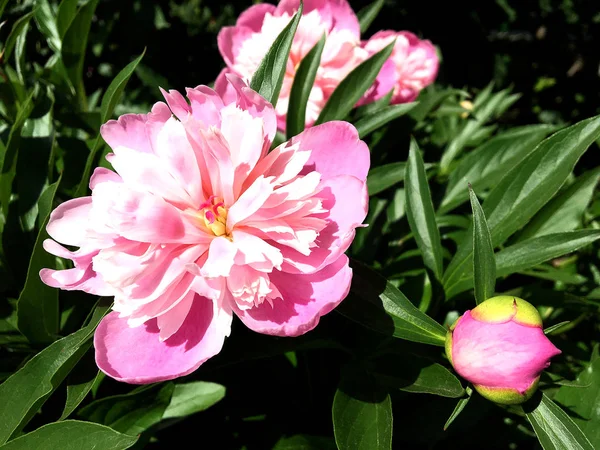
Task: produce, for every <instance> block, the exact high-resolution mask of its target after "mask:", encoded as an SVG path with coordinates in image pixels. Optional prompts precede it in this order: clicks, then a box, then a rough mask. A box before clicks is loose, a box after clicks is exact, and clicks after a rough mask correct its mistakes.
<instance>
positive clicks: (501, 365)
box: [446, 296, 561, 405]
mask: <svg viewBox="0 0 600 450" xmlns="http://www.w3.org/2000/svg"><path fill="white" fill-rule="evenodd" d="M560 353H561V352H560V350H559V349H557V348H556V347H555V346H554V344H552V342H550V340H549V339H548V338H547V337H546V335H545V334H544V330H543V328H542V318H541V317H540V314H539V313H538V311H537V309H536V308H535V307H534V306H533V305H531V304H530V303H528V302H526V301H525V300H522V299H520V298H517V297H512V296H499V297H493V298H490V299H488V300H486V301H484V302H482V303H481V304H479V305H478V306H477V307H476V308H474V309H472V310H470V311H467V312H465V313H464V314H463V315H462V316H461V317H459V318H458V320H457V321H456V322H455V323H454V324H453V325H452V326H451V327H450V329H449V330H448V334H447V335H446V354H447V355H448V359H449V360H450V363H451V364H452V366H453V367H454V369H455V370H456V371H457V372H458V374H459V375H461V376H462V377H463V378H464V379H466V380H468V381H470V382H471V383H472V384H473V387H474V388H475V389H476V390H477V392H479V393H480V394H481V395H482V396H483V397H485V398H487V399H488V400H491V401H493V402H496V403H501V404H505V405H515V404H519V403H523V402H525V401H526V400H528V399H529V398H531V396H532V395H533V393H534V392H535V391H536V389H537V385H538V382H539V379H540V375H541V373H542V371H543V370H544V369H546V368H547V367H548V366H549V365H550V359H551V358H552V357H553V356H556V355H558V354H560Z"/></svg>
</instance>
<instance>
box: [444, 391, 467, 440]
mask: <svg viewBox="0 0 600 450" xmlns="http://www.w3.org/2000/svg"><path fill="white" fill-rule="evenodd" d="M465 392H466V394H467V395H466V397H464V398H461V399H460V400H459V401H458V403H457V404H456V407H455V408H454V410H453V411H452V414H450V417H448V420H447V421H446V423H445V424H444V431H446V430H447V429H448V427H449V426H450V425H451V424H452V422H454V421H455V420H456V418H457V417H458V416H459V415H460V413H461V412H462V411H463V409H465V406H467V403H469V400H471V394H472V393H473V389H471V388H470V387H469V386H467V387H466V389H465Z"/></svg>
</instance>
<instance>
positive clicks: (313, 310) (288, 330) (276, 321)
mask: <svg viewBox="0 0 600 450" xmlns="http://www.w3.org/2000/svg"><path fill="white" fill-rule="evenodd" d="M269 277H270V280H271V282H272V283H273V284H274V285H275V286H277V289H279V292H281V295H282V297H283V299H273V300H272V302H273V306H271V305H270V304H269V302H266V301H265V302H263V303H262V304H261V305H260V306H258V307H255V308H252V309H249V310H245V311H240V310H239V309H237V308H236V314H237V315H238V316H239V318H240V319H241V320H242V322H244V323H245V324H246V326H247V327H248V328H250V329H252V330H254V331H257V332H259V333H264V334H271V335H276V336H299V335H301V334H304V333H306V332H307V331H310V330H312V329H313V328H314V327H316V326H317V324H318V323H319V318H320V317H321V316H324V315H325V314H327V313H328V312H330V311H331V310H333V309H334V308H335V307H336V306H337V305H338V304H339V303H340V302H341V301H342V300H343V299H344V298H346V296H347V295H348V291H349V290H350V282H351V280H352V269H350V267H349V265H348V257H347V256H346V255H342V256H340V257H339V258H338V259H337V260H336V261H335V262H333V263H332V264H330V265H328V266H327V267H325V268H323V269H321V270H320V271H319V272H316V273H312V274H310V275H293V274H289V273H285V272H280V271H277V270H275V271H273V272H272V273H270V274H269ZM234 308H235V305H234Z"/></svg>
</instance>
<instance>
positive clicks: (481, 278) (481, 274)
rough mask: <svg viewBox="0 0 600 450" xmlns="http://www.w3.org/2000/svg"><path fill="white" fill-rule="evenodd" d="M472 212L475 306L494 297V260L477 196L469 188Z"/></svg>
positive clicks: (492, 248) (485, 222) (492, 249)
mask: <svg viewBox="0 0 600 450" xmlns="http://www.w3.org/2000/svg"><path fill="white" fill-rule="evenodd" d="M469 196H470V197H471V209H472V210H473V277H474V283H475V302H476V303H477V304H479V303H481V302H483V301H485V300H487V299H488V298H491V297H493V296H494V290H495V288H496V259H495V257H494V247H492V238H491V236H490V230H489V228H488V225H487V221H486V220H485V214H484V213H483V209H481V205H480V204H479V201H478V200H477V196H476V195H475V192H473V189H472V188H471V186H469Z"/></svg>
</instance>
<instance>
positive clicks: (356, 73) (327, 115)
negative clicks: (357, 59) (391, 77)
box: [315, 42, 395, 125]
mask: <svg viewBox="0 0 600 450" xmlns="http://www.w3.org/2000/svg"><path fill="white" fill-rule="evenodd" d="M394 43H395V42H392V43H391V44H389V45H388V46H386V47H385V48H384V49H383V50H381V51H379V52H378V53H375V54H374V55H373V56H371V57H370V58H369V59H367V60H366V61H364V62H362V63H361V64H360V65H358V66H357V67H356V68H355V69H354V70H352V72H350V73H349V74H348V76H346V78H344V79H343V80H342V82H341V83H340V84H339V85H338V87H337V88H335V91H333V94H331V97H329V100H328V101H327V104H326V105H325V107H324V108H323V111H321V114H319V117H318V118H317V121H316V122H315V125H319V124H321V123H325V122H329V121H330V120H342V119H344V118H345V117H346V116H347V115H348V113H349V112H350V111H351V110H352V108H354V106H355V105H356V102H358V101H359V100H360V98H361V97H362V96H363V95H364V93H365V92H367V89H369V88H370V87H371V85H372V84H373V82H374V81H375V78H377V74H379V71H380V70H381V68H382V67H383V64H384V63H385V62H386V61H387V59H388V58H389V57H390V55H391V54H392V50H393V49H394Z"/></svg>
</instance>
